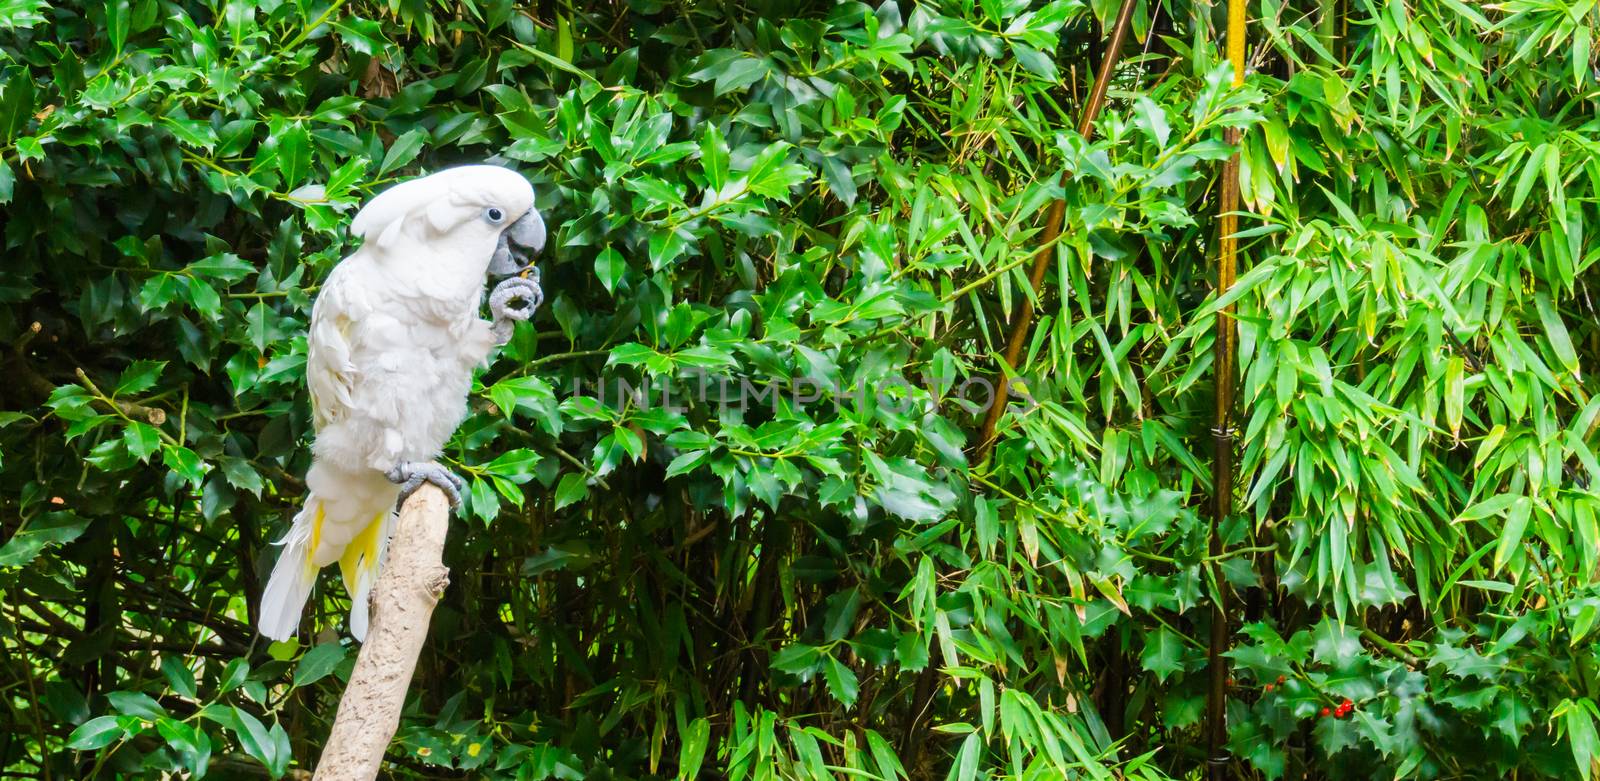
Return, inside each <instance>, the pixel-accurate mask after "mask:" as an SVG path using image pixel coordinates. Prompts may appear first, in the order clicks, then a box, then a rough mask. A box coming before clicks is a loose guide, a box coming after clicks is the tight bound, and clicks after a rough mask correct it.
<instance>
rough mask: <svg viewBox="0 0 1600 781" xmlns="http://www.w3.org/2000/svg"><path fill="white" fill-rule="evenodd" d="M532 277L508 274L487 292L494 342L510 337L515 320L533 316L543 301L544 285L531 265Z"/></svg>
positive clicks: (509, 338)
mask: <svg viewBox="0 0 1600 781" xmlns="http://www.w3.org/2000/svg"><path fill="white" fill-rule="evenodd" d="M528 270H529V271H530V272H531V273H532V277H531V278H526V277H511V278H509V279H507V280H505V281H503V282H501V283H500V284H498V285H495V286H494V290H493V291H492V292H490V293H489V314H490V315H492V316H493V317H494V326H493V331H494V343H495V344H497V345H501V344H505V343H506V342H509V341H511V334H512V332H513V331H514V330H515V329H516V325H517V323H520V322H522V321H524V320H527V319H528V318H531V317H533V313H534V311H535V310H537V309H538V308H539V305H540V304H543V303H544V289H543V288H540V287H539V269H538V267H536V266H530V267H529V269H528Z"/></svg>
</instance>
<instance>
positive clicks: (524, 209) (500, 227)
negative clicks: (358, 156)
mask: <svg viewBox="0 0 1600 781" xmlns="http://www.w3.org/2000/svg"><path fill="white" fill-rule="evenodd" d="M350 232H351V233H352V234H354V235H355V236H357V237H360V238H361V239H362V240H363V241H365V242H366V243H367V244H368V245H370V246H372V247H374V248H376V249H377V251H378V252H379V253H380V254H387V253H389V252H392V251H394V250H396V249H398V248H401V247H404V246H408V245H409V244H410V243H415V242H427V241H432V240H435V239H437V238H439V237H445V236H450V235H451V234H455V233H457V232H461V233H463V234H465V235H461V236H458V237H456V238H459V239H460V240H465V241H473V240H477V239H482V240H485V241H488V242H489V243H491V244H493V245H494V246H495V252H494V264H493V266H492V267H491V269H490V270H491V271H492V272H494V273H498V274H507V273H514V272H515V271H516V269H517V266H516V265H515V264H514V263H512V261H511V259H510V257H509V255H510V253H509V248H508V247H507V245H506V239H507V238H509V239H510V240H511V241H512V242H514V243H516V244H517V245H518V246H521V247H525V248H527V249H529V250H531V251H532V252H533V253H535V254H537V253H538V252H539V251H540V250H542V249H544V242H545V228H544V220H543V219H541V218H540V216H539V212H538V210H536V209H534V208H533V186H532V185H530V184H529V183H528V180H527V179H524V178H523V177H522V175H520V174H518V173H516V172H515V171H512V170H510V169H507V168H501V167H499V166H493V165H464V166H460V167H458V168H448V169H445V170H443V171H440V172H438V173H436V174H433V175H431V176H425V177H422V178H420V179H412V180H410V181H407V182H402V183H400V184H397V185H395V186H393V187H390V188H389V189H387V190H384V191H383V192H381V193H379V194H378V196H377V197H375V198H373V199H372V200H371V201H370V202H368V203H367V205H366V206H364V207H362V209H361V211H360V212H358V213H357V214H356V218H355V220H354V221H353V222H352V223H351V224H350ZM427 234H431V235H427ZM408 238H409V241H407V239H408ZM507 264H511V265H510V267H509V268H507Z"/></svg>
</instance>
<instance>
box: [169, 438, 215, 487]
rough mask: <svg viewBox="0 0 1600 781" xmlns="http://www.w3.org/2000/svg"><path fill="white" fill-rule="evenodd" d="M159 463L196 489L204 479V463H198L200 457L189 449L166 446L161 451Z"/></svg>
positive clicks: (179, 446)
mask: <svg viewBox="0 0 1600 781" xmlns="http://www.w3.org/2000/svg"><path fill="white" fill-rule="evenodd" d="M161 462H162V463H164V464H166V465H167V467H168V468H170V469H171V470H172V471H174V472H177V473H178V476H179V477H182V478H183V479H184V480H187V481H188V482H189V485H191V486H194V487H196V488H198V487H199V486H200V481H202V480H204V479H205V474H206V473H205V465H204V463H203V462H201V461H200V456H199V455H197V454H195V452H194V451H193V450H190V449H189V448H186V447H183V446H181V445H167V446H165V447H163V448H162V449H161Z"/></svg>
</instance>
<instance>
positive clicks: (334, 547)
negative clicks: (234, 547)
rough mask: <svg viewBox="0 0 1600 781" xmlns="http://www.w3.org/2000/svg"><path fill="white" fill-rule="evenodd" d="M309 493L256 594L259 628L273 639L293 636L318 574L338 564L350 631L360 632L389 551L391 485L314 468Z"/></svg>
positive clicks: (368, 475) (374, 476) (373, 476)
mask: <svg viewBox="0 0 1600 781" xmlns="http://www.w3.org/2000/svg"><path fill="white" fill-rule="evenodd" d="M306 483H307V485H308V486H309V487H310V488H311V495H310V496H308V497H306V502H305V506H304V507H303V508H302V509H301V510H300V513H299V514H298V515H296V516H295V519H294V524H293V525H292V526H291V527H290V528H289V533H288V534H286V535H284V537H283V539H281V540H279V541H278V542H277V544H278V545H281V546H283V554H282V555H281V556H279V557H278V563H277V564H276V565H275V566H274V567H273V568H272V576H271V577H270V578H269V579H268V580H267V587H266V589H265V590H264V591H263V592H262V595H261V618H260V621H259V623H258V627H257V628H258V629H260V630H261V634H263V635H265V636H266V637H269V638H271V639H273V640H286V639H288V638H290V637H292V636H294V634H295V631H296V630H297V629H298V628H299V626H300V614H301V612H302V611H303V610H304V609H305V604H306V600H307V599H308V598H309V597H310V596H311V591H312V588H313V587H314V586H315V585H316V582H317V575H318V573H319V572H321V570H322V568H323V567H325V566H327V565H329V564H332V563H333V562H335V561H337V562H339V569H340V572H341V574H342V575H343V577H344V584H345V589H346V590H347V591H348V592H349V593H350V598H351V607H350V632H351V634H353V635H355V637H356V639H357V640H362V639H365V637H366V634H367V597H368V594H370V593H371V590H372V587H373V586H374V585H375V584H376V583H377V581H378V568H379V566H380V565H381V564H382V562H383V558H384V554H385V553H386V552H387V549H388V542H389V534H390V532H391V529H392V526H393V523H394V521H393V517H394V516H393V510H392V508H393V507H394V502H395V497H396V495H397V494H398V491H399V489H398V487H397V486H395V485H394V484H393V483H390V482H389V481H388V480H387V479H385V478H384V477H383V476H382V475H381V474H379V473H377V472H375V471H374V472H367V471H361V472H351V471H345V470H341V469H337V468H333V467H329V466H327V465H326V464H323V463H320V462H319V463H314V464H313V465H312V467H311V472H310V473H309V474H307V475H306Z"/></svg>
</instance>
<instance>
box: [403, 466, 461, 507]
mask: <svg viewBox="0 0 1600 781" xmlns="http://www.w3.org/2000/svg"><path fill="white" fill-rule="evenodd" d="M384 477H387V478H389V482H392V483H398V484H399V485H400V498H399V499H398V500H396V501H395V503H394V507H395V510H396V511H398V510H399V509H400V506H401V505H404V504H405V503H406V500H407V499H410V498H411V495H412V494H414V493H416V491H417V489H418V488H421V487H422V484H423V483H433V484H434V485H436V486H438V487H439V490H441V491H444V495H445V496H447V497H449V498H450V509H452V510H455V509H458V508H460V507H461V489H463V488H466V487H467V483H466V481H464V480H462V479H461V478H459V477H457V476H456V475H455V473H454V472H451V471H450V470H448V469H445V468H444V467H442V466H440V465H438V464H436V463H434V462H432V461H429V462H426V463H418V462H416V461H406V462H404V463H402V464H399V465H397V466H395V468H393V469H390V470H389V471H388V472H385V473H384Z"/></svg>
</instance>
